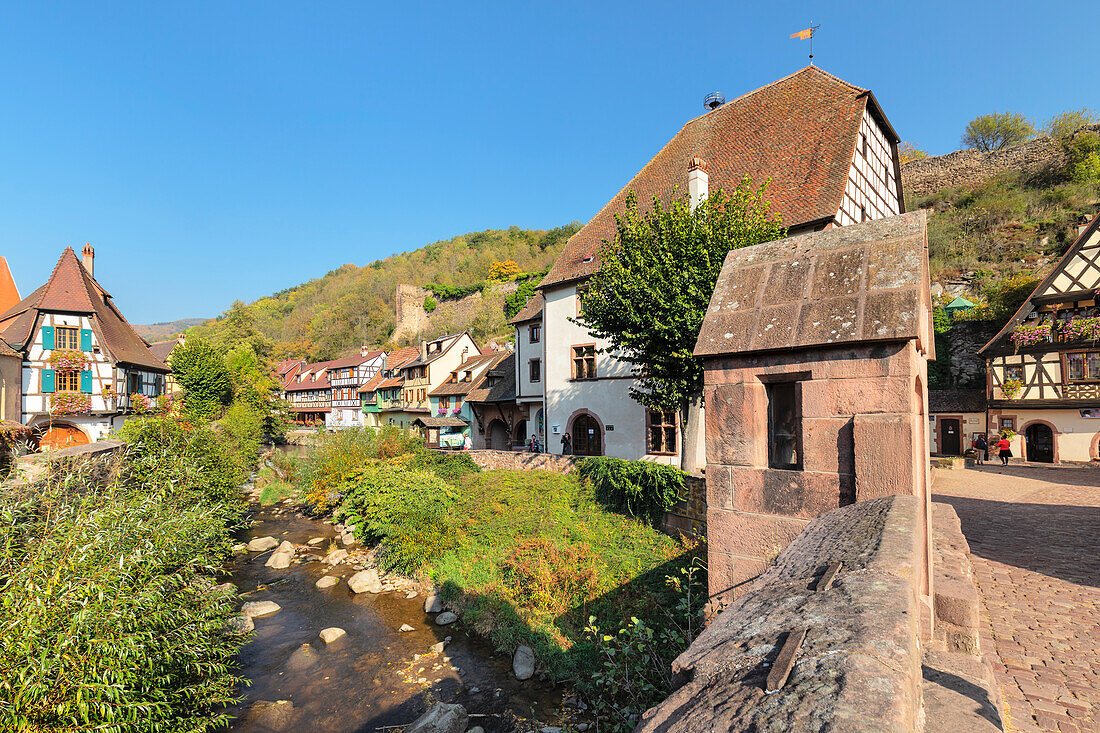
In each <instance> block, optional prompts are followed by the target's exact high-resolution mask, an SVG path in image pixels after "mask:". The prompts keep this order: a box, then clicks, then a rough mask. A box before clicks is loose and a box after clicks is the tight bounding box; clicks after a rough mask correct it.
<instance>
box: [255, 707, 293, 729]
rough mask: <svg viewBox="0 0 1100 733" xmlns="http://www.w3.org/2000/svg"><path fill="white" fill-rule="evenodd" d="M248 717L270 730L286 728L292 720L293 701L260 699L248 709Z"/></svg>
mask: <svg viewBox="0 0 1100 733" xmlns="http://www.w3.org/2000/svg"><path fill="white" fill-rule="evenodd" d="M249 719H250V720H251V721H252V722H253V723H256V724H258V725H261V726H263V727H265V728H269V729H271V730H287V729H288V728H289V727H290V724H291V723H293V722H294V703H292V702H291V701H290V700H277V701H275V702H267V701H266V700H260V701H259V702H257V703H256V704H254V705H253V706H252V708H251V709H250V710H249Z"/></svg>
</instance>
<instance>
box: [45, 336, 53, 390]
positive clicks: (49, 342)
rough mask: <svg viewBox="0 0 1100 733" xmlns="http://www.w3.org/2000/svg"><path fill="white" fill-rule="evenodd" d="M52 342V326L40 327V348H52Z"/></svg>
mask: <svg viewBox="0 0 1100 733" xmlns="http://www.w3.org/2000/svg"><path fill="white" fill-rule="evenodd" d="M53 343H54V342H53V326H43V327H42V348H43V349H52V348H53V347H54V346H53ZM50 391H51V392H52V391H53V390H52V389H51V390H50Z"/></svg>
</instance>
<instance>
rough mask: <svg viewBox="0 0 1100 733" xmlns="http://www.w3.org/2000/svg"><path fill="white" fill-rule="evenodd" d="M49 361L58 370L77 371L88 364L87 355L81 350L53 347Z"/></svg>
mask: <svg viewBox="0 0 1100 733" xmlns="http://www.w3.org/2000/svg"><path fill="white" fill-rule="evenodd" d="M49 362H50V366H51V367H53V368H54V369H56V370H57V371H59V372H79V371H83V370H84V369H85V368H86V367H87V366H88V357H86V356H85V355H84V353H83V352H81V351H72V350H70V349H54V350H53V353H51V354H50V359H49Z"/></svg>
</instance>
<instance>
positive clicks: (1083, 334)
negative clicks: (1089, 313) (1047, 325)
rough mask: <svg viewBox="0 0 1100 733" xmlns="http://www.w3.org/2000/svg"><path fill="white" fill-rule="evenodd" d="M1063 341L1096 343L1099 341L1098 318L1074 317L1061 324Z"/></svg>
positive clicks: (1099, 324) (1099, 327) (1099, 321)
mask: <svg viewBox="0 0 1100 733" xmlns="http://www.w3.org/2000/svg"><path fill="white" fill-rule="evenodd" d="M1062 337H1063V339H1064V340H1065V341H1096V340H1097V339H1100V318H1095V317H1094V318H1081V317H1078V316H1074V317H1073V318H1070V319H1069V320H1068V321H1066V322H1065V323H1063V324H1062Z"/></svg>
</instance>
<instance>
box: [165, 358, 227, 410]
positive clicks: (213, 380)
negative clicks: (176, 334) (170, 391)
mask: <svg viewBox="0 0 1100 733" xmlns="http://www.w3.org/2000/svg"><path fill="white" fill-rule="evenodd" d="M168 366H170V367H172V372H173V375H174V376H175V379H176V382H177V383H178V384H179V385H180V386H181V387H183V404H184V408H185V409H186V410H187V412H188V413H190V414H191V415H192V416H194V417H198V418H200V419H202V420H213V419H215V418H216V417H218V415H220V414H221V412H222V410H223V408H225V407H226V406H227V405H228V404H229V403H230V402H231V401H232V399H233V375H232V373H231V372H230V369H229V366H228V365H227V364H226V361H225V358H224V357H223V356H222V352H221V350H220V349H218V348H217V347H216V346H214V345H213V344H211V343H209V342H208V341H203V340H200V339H195V338H189V339H187V342H186V343H185V344H184V345H183V346H180V347H178V348H176V349H175V351H173V352H172V355H171V356H169V357H168Z"/></svg>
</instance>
